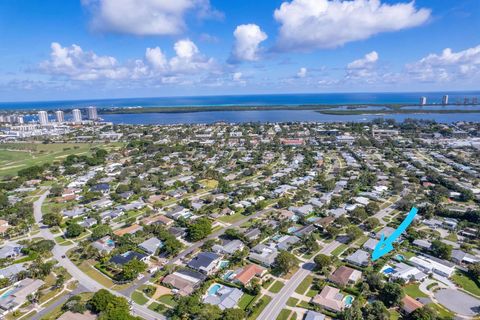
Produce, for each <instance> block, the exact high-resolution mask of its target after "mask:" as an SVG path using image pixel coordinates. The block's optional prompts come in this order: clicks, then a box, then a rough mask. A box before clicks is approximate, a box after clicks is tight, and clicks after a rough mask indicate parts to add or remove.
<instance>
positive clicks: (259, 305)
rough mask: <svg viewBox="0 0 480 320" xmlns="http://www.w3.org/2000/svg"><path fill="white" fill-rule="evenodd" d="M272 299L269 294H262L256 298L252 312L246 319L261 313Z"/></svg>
mask: <svg viewBox="0 0 480 320" xmlns="http://www.w3.org/2000/svg"><path fill="white" fill-rule="evenodd" d="M270 301H272V298H271V297H269V296H263V297H261V298H260V299H258V300H257V302H256V303H255V307H254V310H253V312H252V313H251V314H250V315H249V316H248V318H247V319H248V320H255V319H257V317H258V316H259V315H260V313H262V311H263V309H265V308H266V306H267V305H268V304H269V303H270Z"/></svg>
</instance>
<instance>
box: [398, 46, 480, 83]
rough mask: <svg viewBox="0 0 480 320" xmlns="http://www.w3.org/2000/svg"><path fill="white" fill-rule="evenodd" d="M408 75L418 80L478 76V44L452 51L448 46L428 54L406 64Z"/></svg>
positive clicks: (479, 66)
mask: <svg viewBox="0 0 480 320" xmlns="http://www.w3.org/2000/svg"><path fill="white" fill-rule="evenodd" d="M407 72H408V73H409V74H410V76H412V77H414V78H415V79H417V80H420V81H434V82H435V81H450V80H455V79H460V78H463V79H472V78H476V77H477V76H480V45H478V46H476V47H473V48H469V49H465V50H462V51H458V52H454V51H453V50H452V49H450V48H446V49H444V50H443V52H442V53H441V54H435V53H432V54H429V55H428V56H426V57H424V58H422V59H420V60H419V61H417V62H414V63H411V64H408V65H407Z"/></svg>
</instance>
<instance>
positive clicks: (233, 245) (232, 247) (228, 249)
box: [212, 239, 245, 254]
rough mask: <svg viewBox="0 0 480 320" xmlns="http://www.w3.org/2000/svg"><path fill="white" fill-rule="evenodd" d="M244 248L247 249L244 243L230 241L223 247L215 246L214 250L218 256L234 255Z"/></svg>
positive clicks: (236, 240)
mask: <svg viewBox="0 0 480 320" xmlns="http://www.w3.org/2000/svg"><path fill="white" fill-rule="evenodd" d="M243 248H245V245H244V244H243V242H242V241H240V240H238V239H235V240H232V241H228V242H226V243H224V244H223V245H219V244H216V245H214V246H213V248H212V250H213V252H216V253H218V254H233V253H235V252H237V251H241V250H243Z"/></svg>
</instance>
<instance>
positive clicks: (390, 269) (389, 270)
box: [383, 267, 395, 274]
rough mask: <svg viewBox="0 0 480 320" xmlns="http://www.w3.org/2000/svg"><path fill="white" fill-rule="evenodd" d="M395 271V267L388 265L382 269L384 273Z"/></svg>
mask: <svg viewBox="0 0 480 320" xmlns="http://www.w3.org/2000/svg"><path fill="white" fill-rule="evenodd" d="M394 271H395V269H393V268H392V267H389V268H387V269H385V270H383V273H384V274H390V273H393V272H394Z"/></svg>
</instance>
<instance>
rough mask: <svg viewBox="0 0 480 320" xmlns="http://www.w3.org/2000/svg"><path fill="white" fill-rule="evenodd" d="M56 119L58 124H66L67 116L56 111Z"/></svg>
mask: <svg viewBox="0 0 480 320" xmlns="http://www.w3.org/2000/svg"><path fill="white" fill-rule="evenodd" d="M55 117H56V118H57V122H58V123H63V122H65V114H64V113H63V111H61V110H58V111H55Z"/></svg>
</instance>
